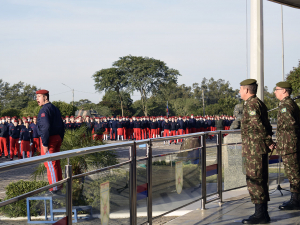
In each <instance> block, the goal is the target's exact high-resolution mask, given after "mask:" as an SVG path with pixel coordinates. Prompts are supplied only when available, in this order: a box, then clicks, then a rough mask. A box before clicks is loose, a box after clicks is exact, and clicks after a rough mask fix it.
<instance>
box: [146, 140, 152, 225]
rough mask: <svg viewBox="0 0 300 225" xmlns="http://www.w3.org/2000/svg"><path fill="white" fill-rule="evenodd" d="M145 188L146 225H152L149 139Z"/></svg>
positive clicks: (150, 143) (150, 150)
mask: <svg viewBox="0 0 300 225" xmlns="http://www.w3.org/2000/svg"><path fill="white" fill-rule="evenodd" d="M147 157H148V160H147V186H148V189H147V190H148V198H147V217H148V224H149V225H152V142H151V139H150V141H149V142H148V144H147Z"/></svg>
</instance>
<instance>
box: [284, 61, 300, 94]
mask: <svg viewBox="0 0 300 225" xmlns="http://www.w3.org/2000/svg"><path fill="white" fill-rule="evenodd" d="M286 80H287V81H288V82H290V83H291V85H292V89H293V95H299V94H300V61H299V65H298V67H294V68H293V70H291V71H290V73H289V74H288V75H287V77H286Z"/></svg>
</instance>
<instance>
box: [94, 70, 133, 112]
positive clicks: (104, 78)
mask: <svg viewBox="0 0 300 225" xmlns="http://www.w3.org/2000/svg"><path fill="white" fill-rule="evenodd" d="M93 78H94V81H95V89H96V90H98V91H105V92H107V91H115V92H116V93H117V96H118V98H119V102H120V105H121V113H122V116H124V106H123V101H124V99H123V97H124V94H122V93H124V92H126V91H125V90H126V89H127V88H128V75H127V74H125V73H124V71H123V70H121V69H118V68H108V69H102V70H99V71H97V72H96V73H95V74H94V75H93Z"/></svg>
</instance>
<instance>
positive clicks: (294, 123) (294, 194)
mask: <svg viewBox="0 0 300 225" xmlns="http://www.w3.org/2000/svg"><path fill="white" fill-rule="evenodd" d="M274 93H275V96H276V98H277V99H278V100H279V101H280V103H279V108H278V114H277V146H276V150H277V153H279V154H280V155H281V156H282V161H283V165H284V171H285V173H286V175H287V177H288V179H289V181H290V187H291V200H290V201H288V202H284V203H283V204H282V205H280V206H279V209H281V210H299V209H300V168H299V163H300V137H299V136H300V127H299V126H300V112H299V107H298V105H297V104H296V103H295V102H294V101H293V100H292V99H291V98H290V94H291V93H292V86H291V84H290V83H288V82H279V83H277V84H276V88H275V91H274Z"/></svg>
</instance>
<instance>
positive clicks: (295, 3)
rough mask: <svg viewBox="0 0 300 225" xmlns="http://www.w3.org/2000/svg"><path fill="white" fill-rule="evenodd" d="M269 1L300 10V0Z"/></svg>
mask: <svg viewBox="0 0 300 225" xmlns="http://www.w3.org/2000/svg"><path fill="white" fill-rule="evenodd" d="M269 1H271V2H276V3H279V4H282V5H287V6H291V7H294V8H298V9H300V1H299V0H269Z"/></svg>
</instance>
